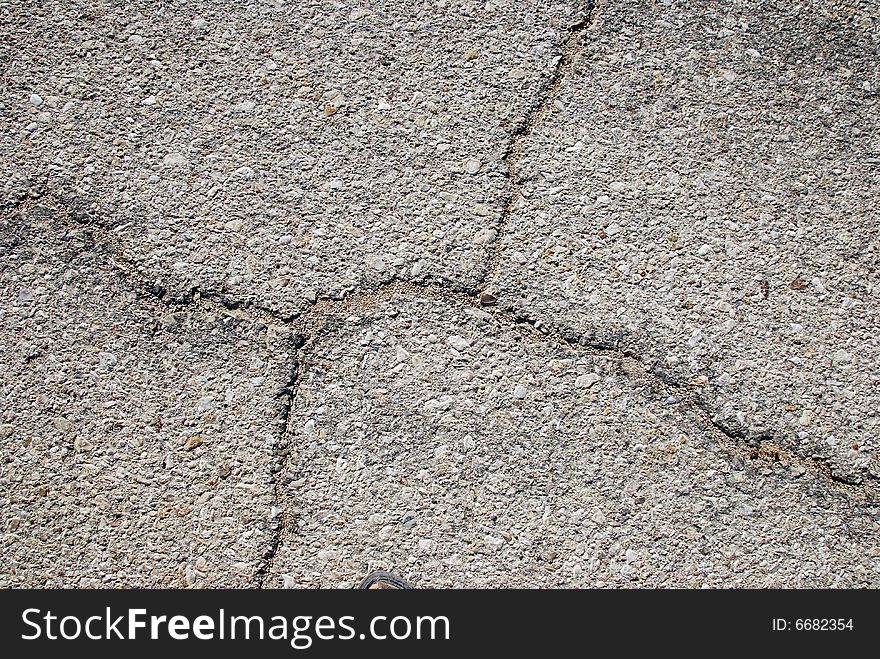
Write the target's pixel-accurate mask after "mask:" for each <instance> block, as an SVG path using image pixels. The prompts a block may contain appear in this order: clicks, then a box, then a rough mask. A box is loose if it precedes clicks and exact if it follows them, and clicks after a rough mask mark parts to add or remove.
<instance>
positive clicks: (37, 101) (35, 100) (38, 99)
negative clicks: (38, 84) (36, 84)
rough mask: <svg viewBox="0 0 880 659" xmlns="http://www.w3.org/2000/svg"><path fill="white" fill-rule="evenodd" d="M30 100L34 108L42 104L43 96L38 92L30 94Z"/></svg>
mask: <svg viewBox="0 0 880 659" xmlns="http://www.w3.org/2000/svg"><path fill="white" fill-rule="evenodd" d="M30 101H31V105H33V106H34V107H35V108H38V107H40V106H41V105H42V104H43V97H42V96H40V95H39V94H31V99H30Z"/></svg>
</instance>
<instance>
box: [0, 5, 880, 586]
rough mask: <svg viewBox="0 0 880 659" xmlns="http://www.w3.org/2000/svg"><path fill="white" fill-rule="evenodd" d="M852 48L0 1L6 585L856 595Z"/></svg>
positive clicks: (710, 14) (874, 169)
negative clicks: (759, 590)
mask: <svg viewBox="0 0 880 659" xmlns="http://www.w3.org/2000/svg"><path fill="white" fill-rule="evenodd" d="M878 48H880V7H878V5H877V3H876V2H874V1H873V0H872V1H869V2H849V3H819V2H814V1H812V0H810V1H809V2H801V3H798V4H791V3H783V2H780V1H778V0H776V1H767V2H757V3H743V2H735V1H733V0H725V1H724V2H709V1H708V0H706V1H702V2H696V3H694V2H689V3H684V2H680V3H679V2H674V1H665V0H664V1H661V2H650V1H647V0H644V1H642V0H605V1H604V2H601V3H600V4H599V5H592V4H590V3H583V2H575V1H574V0H568V1H566V2H543V1H542V2H534V3H520V2H513V1H504V0H490V1H489V2H472V1H471V0H461V1H458V2H453V1H440V2H436V3H420V2H394V3H392V2H368V3H363V4H354V3H349V4H345V3H335V4H329V5H328V4H326V3H318V2H310V3H286V2H281V1H280V0H279V1H277V2H261V3H251V4H248V5H244V6H230V5H229V4H228V3H216V2H206V1H203V0H200V1H196V2H186V3H162V4H161V6H160V5H157V4H155V3H149V2H134V3H127V4H126V6H125V7H124V8H123V7H120V6H118V3H111V2H97V1H92V2H87V3H81V4H78V5H74V4H71V3H67V2H60V1H55V2H14V3H9V2H5V3H4V2H0V66H2V83H0V84H2V87H0V177H2V180H3V193H2V207H0V211H2V217H0V373H2V375H0V457H2V460H0V504H2V507H3V511H4V512H3V515H2V517H0V557H2V558H3V560H2V561H0V586H2V587H24V586H54V587H58V586H62V587H128V586H146V587H150V586H188V587H233V586H235V587H288V588H291V587H292V588H300V587H304V588H312V587H353V586H355V585H356V584H357V583H358V582H359V581H360V579H361V578H362V577H363V576H364V575H365V574H366V573H368V572H369V571H370V570H372V569H379V568H381V569H386V570H392V571H395V572H397V573H399V574H401V576H403V577H405V578H406V579H408V580H409V581H411V582H412V583H413V584H415V585H417V586H424V587H462V586H474V587H487V588H506V587H522V586H525V587H634V586H635V587H639V586H645V587H738V586H750V587H783V586H785V587H811V586H816V587H865V586H867V587H877V586H880V504H878V480H880V460H878V449H880V417H878V407H880V394H878V392H880V376H878V368H877V366H878V362H880V343H878V338H877V337H878V335H880V331H878V330H880V317H878V301H877V265H878V242H877V223H878V219H880V218H878V212H877V205H878V200H880V132H878V128H880V126H878V124H880V101H878V93H880V65H878V62H880V58H878Z"/></svg>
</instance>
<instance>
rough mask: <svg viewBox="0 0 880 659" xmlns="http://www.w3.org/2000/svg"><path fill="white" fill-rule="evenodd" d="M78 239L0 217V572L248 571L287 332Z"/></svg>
mask: <svg viewBox="0 0 880 659" xmlns="http://www.w3.org/2000/svg"><path fill="white" fill-rule="evenodd" d="M93 238H94V237H93V236H92V235H91V233H90V232H89V231H87V230H83V229H81V228H78V227H75V226H70V225H68V224H66V223H65V222H64V213H63V212H56V211H53V210H49V209H47V208H45V207H40V206H36V207H33V208H32V209H30V210H28V211H26V212H25V213H24V214H21V215H18V216H16V217H15V218H13V221H12V222H8V221H4V222H3V223H2V224H0V241H2V243H0V245H2V252H0V254H2V256H0V292H2V295H3V300H4V304H3V312H2V314H0V372H2V373H3V376H2V379H0V455H2V462H0V506H2V509H3V515H2V518H0V520H2V521H0V555H2V557H3V560H2V562H0V587H10V586H33V587H59V586H62V587H71V586H80V587H97V586H110V587H133V586H184V585H196V586H202V585H207V586H239V587H240V586H246V585H249V584H252V583H253V579H254V576H255V574H256V573H257V571H258V570H259V569H260V568H261V566H262V564H263V562H264V556H265V554H266V551H267V547H268V546H269V544H270V539H271V534H270V533H269V531H270V530H271V529H270V526H271V524H270V520H271V519H272V518H273V514H277V511H273V490H272V487H271V478H270V460H271V459H273V452H272V447H273V445H274V443H275V441H276V439H277V437H278V432H279V431H278V427H279V422H281V421H282V417H283V412H284V410H283V409H282V407H283V406H282V405H281V403H280V401H279V398H278V395H277V394H278V392H279V389H280V388H281V387H283V386H284V384H285V382H284V379H285V378H289V370H290V369H289V368H285V365H286V364H287V363H288V360H289V346H288V345H286V343H288V342H287V341H285V340H283V338H282V337H281V336H280V335H279V334H278V332H275V333H274V334H275V335H274V336H269V334H270V328H267V327H266V326H259V325H257V324H254V323H253V322H249V321H248V320H246V319H244V318H240V317H236V316H235V315H233V314H229V313H209V312H207V311H205V310H202V309H197V308H186V309H180V310H179V311H175V310H174V309H168V308H161V307H158V306H156V305H154V304H151V303H150V300H145V299H142V298H141V296H139V295H138V293H137V292H136V291H134V290H131V289H130V288H129V287H127V286H126V285H125V284H126V282H125V280H124V279H120V273H119V272H118V271H117V270H116V269H115V268H114V266H113V263H112V259H111V258H110V257H108V256H107V255H106V254H105V253H103V252H102V250H101V248H100V246H97V245H95V243H94V239H93ZM285 373H287V375H285Z"/></svg>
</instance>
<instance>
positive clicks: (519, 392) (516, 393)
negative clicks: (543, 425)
mask: <svg viewBox="0 0 880 659" xmlns="http://www.w3.org/2000/svg"><path fill="white" fill-rule="evenodd" d="M528 393H529V390H528V389H526V388H525V387H524V386H522V385H521V384H518V385H516V388H514V390H513V397H514V398H516V399H518V400H522V399H523V398H525V397H526V396H527V395H528Z"/></svg>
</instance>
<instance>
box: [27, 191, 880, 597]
mask: <svg viewBox="0 0 880 659" xmlns="http://www.w3.org/2000/svg"><path fill="white" fill-rule="evenodd" d="M50 199H51V198H50ZM35 201H36V200H35ZM56 201H57V200H56ZM27 207H28V204H23V205H21V206H20V207H19V208H18V209H17V210H18V212H25V211H26V209H27ZM50 208H52V206H50ZM60 210H61V211H62V212H64V214H65V217H66V218H67V219H68V222H67V224H68V226H70V227H71V228H74V227H76V228H79V229H80V230H87V231H91V232H92V234H93V235H92V236H91V238H92V245H93V247H94V248H96V249H100V248H103V249H104V250H106V252H108V253H109V254H108V256H109V257H110V258H109V261H110V263H109V266H110V268H111V269H112V270H113V271H114V272H117V273H119V274H121V275H122V276H123V278H124V279H125V281H126V282H127V283H128V284H129V286H130V287H132V288H135V289H136V290H140V291H142V292H143V293H145V296H144V298H145V299H147V300H151V301H152V302H153V303H154V304H155V305H157V306H158V308H159V309H161V310H163V311H166V312H167V311H169V310H172V311H173V310H180V309H183V308H190V307H195V308H196V309H199V308H201V310H202V311H203V312H205V313H217V312H221V313H229V314H242V315H244V316H245V317H246V318H248V319H249V320H251V321H252V322H254V321H257V320H259V321H261V322H263V323H265V324H266V325H267V326H268V325H269V324H270V323H272V324H276V325H282V326H285V327H287V328H288V329H289V330H290V331H291V334H292V345H291V348H290V353H291V356H292V359H291V372H290V375H289V377H288V380H287V382H286V383H285V385H284V386H283V387H282V388H281V390H280V392H279V397H280V398H281V400H282V403H281V415H280V419H279V431H278V435H277V439H276V441H275V444H274V445H273V447H272V458H273V459H272V464H271V467H270V471H271V476H272V487H273V501H272V508H273V511H272V518H271V519H270V520H269V523H268V533H269V535H270V541H269V545H268V547H267V549H266V551H265V552H264V553H263V554H262V560H261V562H260V564H259V566H258V568H257V570H256V571H255V574H254V578H255V582H256V585H257V587H259V588H263V587H265V585H266V582H267V579H268V578H269V576H270V573H271V570H272V566H273V565H274V563H275V558H276V556H277V553H278V551H279V550H280V548H281V547H282V545H283V541H284V533H285V529H288V528H290V527H291V522H292V519H291V514H290V512H289V511H288V510H286V508H285V499H286V494H285V488H286V485H287V483H286V482H285V479H286V477H287V474H286V471H287V466H288V463H289V455H290V452H291V446H290V441H289V437H290V427H289V425H290V417H291V413H292V409H293V405H294V402H295V399H296V395H297V392H298V387H299V383H300V382H301V380H302V377H303V374H304V372H305V369H306V362H305V355H306V353H307V351H308V348H309V347H310V346H311V345H314V344H315V343H316V342H317V341H319V340H321V339H322V338H323V336H324V334H325V332H326V330H327V328H328V326H329V325H330V323H331V321H332V320H333V319H334V318H338V317H339V316H340V315H341V314H343V313H358V312H364V311H368V310H370V309H371V308H375V306H376V305H377V304H378V303H380V302H382V301H387V300H390V299H392V298H394V297H395V296H401V297H407V298H413V297H422V298H424V299H428V300H433V301H438V302H439V301H443V302H446V303H448V304H450V305H453V306H456V307H470V308H477V309H481V310H483V311H484V312H486V313H487V314H489V316H490V317H491V318H492V319H493V320H494V321H495V322H496V323H497V324H498V325H499V326H502V327H508V328H515V329H517V330H518V331H519V332H520V333H521V334H522V335H523V336H524V338H526V337H527V338H530V339H532V340H536V341H543V342H546V341H551V342H555V343H556V344H557V345H559V346H561V347H563V348H565V349H568V350H571V351H573V352H577V353H579V354H584V355H593V356H597V357H602V358H606V359H611V360H614V361H616V362H618V363H619V364H621V367H622V370H623V374H624V375H625V376H626V377H627V378H628V379H629V380H630V381H632V382H634V383H640V384H643V385H645V386H646V387H649V388H652V389H659V390H661V391H664V392H666V393H669V394H674V395H675V396H676V397H677V398H678V399H679V402H678V403H677V405H678V406H679V409H680V410H681V411H682V412H684V413H685V415H686V418H690V420H691V421H693V422H695V424H696V426H697V427H698V428H700V429H701V430H704V431H707V432H709V433H710V434H713V435H714V436H715V438H716V439H719V440H721V441H722V442H723V443H724V444H726V445H727V449H728V451H729V452H730V453H731V454H732V455H734V456H735V455H737V454H739V455H745V456H747V457H750V458H752V459H763V460H764V461H766V462H767V463H768V464H769V465H772V464H773V463H782V464H797V465H799V466H800V467H801V468H802V469H803V474H801V476H800V477H798V478H803V475H805V474H806V473H811V474H812V475H813V476H814V477H815V478H818V479H820V480H822V481H824V483H825V484H826V485H827V486H829V487H830V488H831V489H834V490H838V491H843V492H851V493H859V494H861V495H863V496H864V498H865V500H866V503H865V504H861V505H867V506H873V505H876V502H877V501H878V499H880V497H878V496H877V491H876V488H875V487H874V482H876V481H877V480H878V479H875V478H874V477H873V475H870V474H869V476H870V480H861V481H856V480H854V479H852V478H850V477H848V476H841V475H839V474H836V473H835V472H834V471H833V470H832V469H831V467H830V465H829V464H828V462H827V460H826V459H825V458H822V457H817V456H804V455H801V454H799V453H795V452H792V451H789V450H786V449H784V448H781V447H780V446H778V445H777V444H776V443H775V441H774V436H773V435H772V434H766V433H765V434H757V435H750V434H749V433H748V432H747V431H746V430H745V429H737V430H734V429H730V428H727V427H725V426H724V424H722V423H719V422H718V421H716V420H715V419H714V418H713V415H712V412H711V410H710V409H709V408H708V406H707V405H706V404H705V403H704V402H703V401H701V399H700V398H699V397H698V396H697V395H696V392H694V391H693V390H691V389H689V388H688V387H687V386H686V385H684V384H682V383H679V382H676V381H674V380H672V379H671V378H669V377H668V376H667V375H665V374H664V373H662V372H657V371H656V370H655V369H652V367H651V366H650V365H648V364H646V363H645V362H643V361H642V360H640V359H639V358H638V356H636V355H634V354H632V353H630V352H628V351H624V350H621V349H620V348H618V347H617V346H615V345H611V344H609V343H607V342H603V341H599V340H597V339H594V338H591V337H588V336H583V335H579V334H577V333H576V332H572V331H567V330H565V329H560V328H556V327H551V326H548V325H547V324H545V323H542V322H541V321H540V320H535V319H532V318H529V317H528V316H526V315H525V314H523V313H522V312H521V311H519V312H515V311H510V310H506V309H501V308H498V307H495V306H488V305H486V304H485V303H483V302H481V300H480V295H479V294H478V293H477V292H476V291H466V290H461V289H460V288H457V287H453V286H450V285H447V284H445V283H444V284H420V283H412V282H405V281H400V280H392V281H390V282H386V283H384V284H381V285H378V286H376V287H375V288H373V289H371V290H367V291H357V292H351V293H348V294H347V295H344V296H343V297H342V298H340V299H330V298H321V299H319V300H318V301H317V302H316V303H314V304H312V305H311V306H310V307H309V308H307V309H306V310H304V311H303V312H302V313H301V314H299V315H297V316H284V315H281V314H279V313H277V312H275V311H273V310H270V309H267V308H266V307H262V306H260V305H256V304H249V303H241V302H238V301H235V300H229V299H228V298H226V297H225V296H223V295H221V294H217V293H210V292H209V293H203V292H200V291H199V290H198V289H192V291H191V293H190V294H188V295H186V296H182V297H177V298H170V297H168V296H167V294H166V293H165V292H164V291H163V290H162V289H159V288H157V287H156V286H155V285H153V284H151V283H150V282H149V281H148V279H147V278H146V277H144V276H143V275H142V274H141V273H140V272H139V271H138V269H137V267H136V264H135V263H134V262H133V261H132V260H131V259H130V258H128V257H127V256H126V255H125V252H124V250H123V248H122V247H121V245H119V243H118V241H117V240H116V237H115V235H113V234H112V232H111V231H109V230H108V229H107V228H106V227H104V226H103V225H101V224H100V223H99V222H98V221H97V220H96V219H94V218H91V217H90V216H87V215H86V216H79V217H77V218H76V219H75V221H74V222H73V223H71V222H70V217H69V214H68V213H67V212H66V209H64V208H63V207H62V208H61V209H60ZM792 478H794V477H792ZM852 503H853V505H854V507H856V508H858V507H859V506H860V504H859V503H857V502H852Z"/></svg>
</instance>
